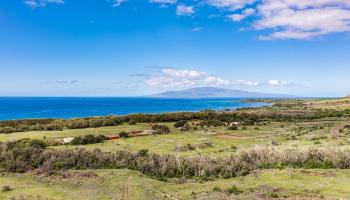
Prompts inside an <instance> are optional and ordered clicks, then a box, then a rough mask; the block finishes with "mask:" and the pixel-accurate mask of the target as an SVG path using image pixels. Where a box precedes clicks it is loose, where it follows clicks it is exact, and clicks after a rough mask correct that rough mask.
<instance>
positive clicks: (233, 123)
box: [228, 122, 241, 127]
mask: <svg viewBox="0 0 350 200" xmlns="http://www.w3.org/2000/svg"><path fill="white" fill-rule="evenodd" d="M240 125H241V123H240V122H231V123H230V124H229V125H228V126H229V127H230V126H240Z"/></svg>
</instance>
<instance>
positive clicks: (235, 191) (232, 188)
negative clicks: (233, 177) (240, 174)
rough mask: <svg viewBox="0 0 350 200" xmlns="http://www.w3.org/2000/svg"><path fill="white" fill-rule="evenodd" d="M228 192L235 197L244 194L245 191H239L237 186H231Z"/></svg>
mask: <svg viewBox="0 0 350 200" xmlns="http://www.w3.org/2000/svg"><path fill="white" fill-rule="evenodd" d="M227 192H228V193H229V194H234V195H239V194H241V193H243V191H242V190H240V189H238V187H237V186H235V185H233V186H231V187H230V188H228V189H227Z"/></svg>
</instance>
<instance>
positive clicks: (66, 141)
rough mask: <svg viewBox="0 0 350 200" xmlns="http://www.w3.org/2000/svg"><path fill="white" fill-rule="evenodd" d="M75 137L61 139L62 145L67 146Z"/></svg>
mask: <svg viewBox="0 0 350 200" xmlns="http://www.w3.org/2000/svg"><path fill="white" fill-rule="evenodd" d="M74 138H75V137H66V138H63V141H62V142H63V144H68V143H70V142H71V141H72V140H74Z"/></svg>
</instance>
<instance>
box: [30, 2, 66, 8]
mask: <svg viewBox="0 0 350 200" xmlns="http://www.w3.org/2000/svg"><path fill="white" fill-rule="evenodd" d="M64 3H65V2H64V0H25V1H24V4H25V5H27V6H28V7H30V8H33V9H34V8H38V7H45V6H47V5H48V4H64Z"/></svg>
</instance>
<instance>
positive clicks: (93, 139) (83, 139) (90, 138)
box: [70, 135, 108, 145]
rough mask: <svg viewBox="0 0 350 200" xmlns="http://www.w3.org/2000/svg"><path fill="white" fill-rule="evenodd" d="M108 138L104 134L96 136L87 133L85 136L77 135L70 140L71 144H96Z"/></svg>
mask: <svg viewBox="0 0 350 200" xmlns="http://www.w3.org/2000/svg"><path fill="white" fill-rule="evenodd" d="M106 139H108V138H107V137H105V136H104V135H98V136H94V135H85V136H79V137H75V138H74V139H73V140H72V141H71V142H70V144H71V145H87V144H96V143H102V142H104V141H105V140H106Z"/></svg>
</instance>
